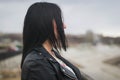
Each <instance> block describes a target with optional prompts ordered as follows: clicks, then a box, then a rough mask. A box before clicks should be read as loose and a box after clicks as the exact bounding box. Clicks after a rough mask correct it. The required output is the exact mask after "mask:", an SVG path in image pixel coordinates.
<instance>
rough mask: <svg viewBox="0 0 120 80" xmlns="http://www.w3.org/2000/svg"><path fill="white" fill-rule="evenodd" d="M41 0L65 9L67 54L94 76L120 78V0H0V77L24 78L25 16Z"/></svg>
mask: <svg viewBox="0 0 120 80" xmlns="http://www.w3.org/2000/svg"><path fill="white" fill-rule="evenodd" d="M40 1H47V2H53V3H57V4H58V5H59V6H60V7H61V9H62V13H63V17H64V23H65V25H66V26H67V28H66V29H65V32H66V34H67V38H68V42H69V48H68V50H67V52H64V51H62V52H61V54H62V55H63V56H64V57H65V58H67V59H68V60H70V61H71V62H73V63H74V64H75V65H76V66H78V67H79V69H80V70H81V71H82V72H84V73H85V74H86V75H88V76H90V77H91V78H93V79H94V80H120V32H119V30H120V5H119V4H120V0H0V80H20V71H21V70H20V62H21V53H22V46H23V45H22V30H23V22H24V17H25V14H26V11H27V9H28V8H29V6H30V5H31V4H33V3H34V2H40ZM33 34H34V33H33Z"/></svg>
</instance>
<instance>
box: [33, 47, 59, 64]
mask: <svg viewBox="0 0 120 80" xmlns="http://www.w3.org/2000/svg"><path fill="white" fill-rule="evenodd" d="M34 50H35V51H37V54H39V57H41V56H42V55H43V56H44V57H46V58H47V59H48V60H50V61H52V62H57V61H56V60H55V58H53V57H52V55H50V54H49V52H48V51H47V50H46V49H45V48H44V47H43V46H41V47H35V48H34Z"/></svg>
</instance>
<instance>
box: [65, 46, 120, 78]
mask: <svg viewBox="0 0 120 80" xmlns="http://www.w3.org/2000/svg"><path fill="white" fill-rule="evenodd" d="M63 55H64V56H65V57H66V58H67V59H70V60H71V61H72V62H75V63H76V64H78V66H79V68H80V70H81V71H83V72H85V73H86V74H88V75H89V76H91V77H92V78H94V80H120V67H119V66H118V65H113V64H111V63H114V64H120V58H118V57H120V47H118V46H115V45H111V46H108V45H101V44H99V45H97V46H91V45H86V44H80V45H78V46H77V47H75V48H74V47H72V48H69V50H68V51H67V52H65V53H64V54H63ZM113 61H114V62H113Z"/></svg>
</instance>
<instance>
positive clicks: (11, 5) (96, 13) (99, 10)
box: [0, 0, 120, 36]
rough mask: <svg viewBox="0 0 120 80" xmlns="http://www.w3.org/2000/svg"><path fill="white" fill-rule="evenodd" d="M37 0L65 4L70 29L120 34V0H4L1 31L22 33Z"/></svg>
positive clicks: (1, 2) (0, 9)
mask: <svg viewBox="0 0 120 80" xmlns="http://www.w3.org/2000/svg"><path fill="white" fill-rule="evenodd" d="M36 1H48V2H54V3H57V4H58V5H59V6H60V7H61V9H62V11H63V16H64V20H65V24H66V25H67V28H66V30H65V31H66V33H69V34H84V33H85V32H86V31H87V30H92V31H93V32H95V33H100V34H103V35H106V36H120V31H119V30H120V0H0V31H1V32H9V33H10V32H12V33H13V32H15V33H17V32H19V33H22V29H23V21H24V16H25V14H26V11H27V9H28V7H29V6H30V5H31V4H32V3H34V2H36Z"/></svg>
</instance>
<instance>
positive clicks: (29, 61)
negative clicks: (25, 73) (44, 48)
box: [23, 51, 44, 68]
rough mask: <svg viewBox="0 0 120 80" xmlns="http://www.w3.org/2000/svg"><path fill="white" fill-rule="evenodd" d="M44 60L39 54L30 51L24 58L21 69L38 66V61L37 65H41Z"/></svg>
mask: <svg viewBox="0 0 120 80" xmlns="http://www.w3.org/2000/svg"><path fill="white" fill-rule="evenodd" d="M43 60H44V56H43V55H42V54H41V53H38V52H36V51H31V52H30V53H29V54H28V55H27V56H26V58H25V60H24V62H23V67H24V68H30V67H31V66H34V65H36V64H38V63H37V62H38V61H39V64H40V63H42V62H43Z"/></svg>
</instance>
